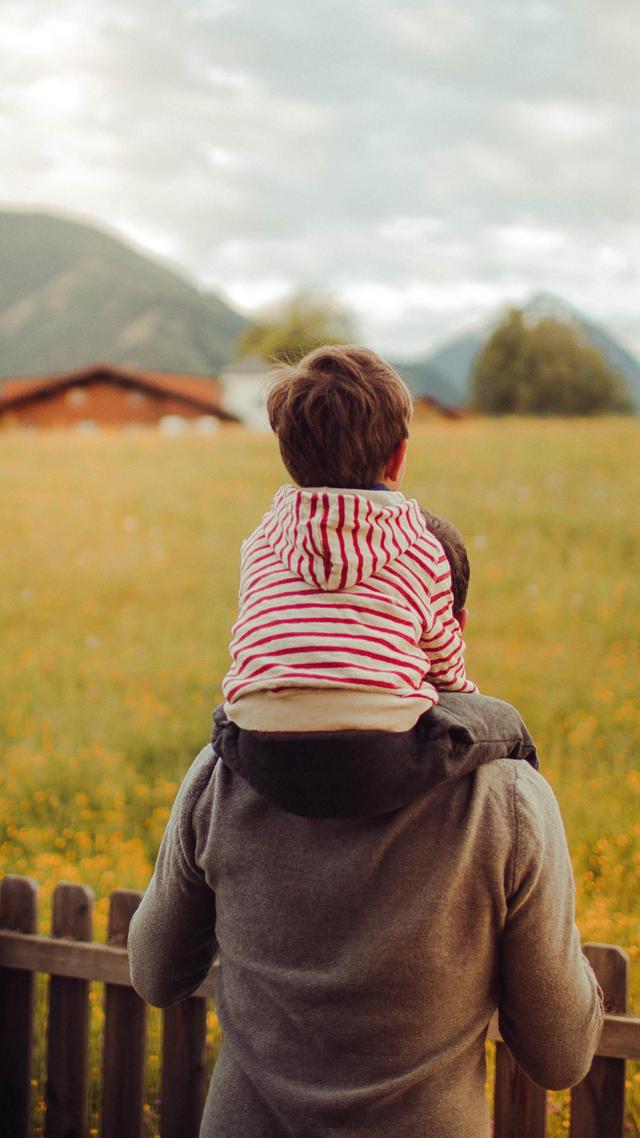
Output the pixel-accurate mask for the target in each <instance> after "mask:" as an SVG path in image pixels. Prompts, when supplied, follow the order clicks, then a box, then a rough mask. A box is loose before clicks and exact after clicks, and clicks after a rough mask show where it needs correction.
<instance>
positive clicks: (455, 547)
mask: <svg viewBox="0 0 640 1138" xmlns="http://www.w3.org/2000/svg"><path fill="white" fill-rule="evenodd" d="M422 514H423V517H424V519H425V521H426V523H427V525H428V527H429V529H430V531H431V533H432V534H433V535H434V537H437V539H438V541H439V542H440V545H441V546H442V548H443V549H444V555H445V557H446V559H447V561H448V562H449V568H450V569H451V592H452V593H453V615H454V616H455V617H456V619H457V620H458V621H459V623H460V626H461V627H464V625H465V624H466V622H467V615H468V614H467V608H466V603H467V593H468V591H469V577H470V576H471V567H470V565H469V557H468V555H467V550H466V547H465V544H464V541H463V540H462V534H461V533H460V530H458V529H456V527H455V526H454V524H453V522H450V521H449V520H448V518H440V517H438V515H437V514H432V513H430V512H429V510H423V511H422Z"/></svg>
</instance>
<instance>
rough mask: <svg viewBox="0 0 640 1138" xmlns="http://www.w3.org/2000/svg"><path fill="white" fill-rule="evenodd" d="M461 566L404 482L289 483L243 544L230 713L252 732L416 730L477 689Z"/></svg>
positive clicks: (226, 685) (228, 689)
mask: <svg viewBox="0 0 640 1138" xmlns="http://www.w3.org/2000/svg"><path fill="white" fill-rule="evenodd" d="M464 647H465V646H464V642H463V640H462V636H461V632H460V626H459V625H458V622H457V620H456V619H455V617H454V615H453V597H452V593H451V571H450V568H449V563H448V561H447V559H446V557H445V554H444V551H443V549H442V546H441V544H440V542H439V541H438V540H437V538H435V537H434V536H433V534H432V533H430V532H429V530H428V528H427V523H426V521H425V520H424V518H423V515H422V512H421V510H420V507H419V505H418V503H417V502H416V501H415V500H413V499H409V500H408V499H406V498H405V497H404V496H403V495H402V494H400V493H398V492H389V491H384V490H382V491H380V490H378V491H376V490H372V491H369V490H367V491H365V490H362V491H360V490H335V489H326V488H319V489H302V490H300V489H298V488H297V487H295V486H283V487H281V489H280V490H279V491H278V493H277V494H276V496H275V498H274V501H273V504H272V507H271V510H270V511H269V513H267V514H265V516H264V518H263V519H262V522H261V524H260V525H259V526H258V528H257V529H256V530H254V532H253V533H252V534H251V535H250V537H248V538H247V540H246V541H245V542H244V543H243V546H242V556H241V570H240V609H239V615H238V619H237V621H236V623H235V625H234V627H233V630H232V640H231V644H230V653H231V661H232V663H231V668H230V670H229V672H228V673H227V675H226V677H225V679H224V682H223V685H222V690H223V693H224V697H225V700H226V703H225V710H226V713H227V715H228V716H229V718H230V719H232V720H233V721H234V722H235V723H237V724H238V726H240V727H244V728H246V729H248V730H254V731H332V730H342V729H350V728H353V729H369V730H373V729H376V728H380V729H381V730H386V731H403V730H408V729H409V728H410V727H412V726H413V724H414V723H415V722H416V720H417V719H418V718H419V716H420V715H421V714H423V712H425V711H428V710H429V709H430V708H431V707H433V705H434V704H435V703H436V702H437V700H438V691H457V692H472V691H475V690H476V688H475V684H473V683H472V682H471V681H470V680H468V679H467V678H466V675H465V667H464V656H463V654H464Z"/></svg>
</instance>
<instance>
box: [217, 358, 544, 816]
mask: <svg viewBox="0 0 640 1138" xmlns="http://www.w3.org/2000/svg"><path fill="white" fill-rule="evenodd" d="M268 409H269V416H270V421H271V425H272V427H273V429H274V431H275V433H276V435H277V437H278V442H279V444H280V452H281V454H282V458H283V461H284V463H285V466H286V467H287V469H288V471H289V473H290V474H291V476H292V477H293V478H294V479H295V480H296V482H297V483H298V486H299V488H296V487H294V486H284V487H282V488H281V489H280V490H279V491H278V493H277V494H276V497H275V499H274V502H273V506H272V508H271V511H270V512H269V513H268V514H266V515H265V517H264V518H263V520H262V523H261V524H260V525H259V526H258V527H257V529H256V530H255V531H254V532H253V533H252V534H251V536H250V537H249V538H248V539H247V540H246V541H245V543H244V545H243V548H242V558H241V581H240V611H239V615H238V619H237V621H236V623H235V625H234V628H233V632H232V640H231V646H230V650H231V658H232V664H231V668H230V670H229V672H228V673H227V675H226V677H225V679H224V682H223V693H224V696H225V701H226V702H225V704H224V712H221V711H220V710H219V711H218V712H217V713H216V730H215V733H214V746H215V748H216V750H217V752H218V753H219V754H220V755H221V757H222V758H223V761H224V762H225V763H226V764H227V765H229V766H231V767H232V768H233V769H235V770H236V771H237V772H238V773H240V774H242V775H243V777H245V779H247V780H248V781H249V782H250V783H251V784H252V785H253V786H254V788H255V789H258V790H259V791H260V792H261V793H263V794H265V795H266V796H267V797H269V795H270V794H271V793H272V790H273V785H274V779H275V780H276V781H277V780H278V777H279V776H278V775H277V771H278V769H279V768H280V769H281V771H284V772H285V773H284V775H283V777H284V781H285V783H286V784H287V786H288V787H289V789H291V785H292V783H291V780H292V779H293V780H294V782H295V783H296V788H295V790H294V791H292V793H291V794H290V795H289V793H288V791H287V792H286V793H285V797H284V799H282V798H280V799H279V801H281V802H282V803H283V804H288V808H291V809H293V810H294V812H295V811H298V812H302V813H306V814H318V813H320V814H321V813H322V812H323V810H324V809H325V805H323V803H324V802H325V798H326V793H325V790H326V784H327V780H328V781H329V783H330V785H331V788H332V792H331V793H330V794H329V798H330V799H331V803H332V805H331V810H332V811H334V812H335V810H336V809H342V808H344V809H345V810H346V811H347V812H348V813H351V814H353V811H354V809H355V800H354V794H355V792H356V788H355V787H354V788H352V790H353V793H352V792H351V790H349V789H346V790H345V789H344V788H343V793H342V796H341V795H340V794H339V795H338V799H339V802H338V806H337V807H336V796H335V794H333V790H335V780H336V779H339V778H340V777H341V776H340V774H339V771H338V770H337V769H336V770H335V771H334V773H333V774H332V773H331V772H332V771H333V768H334V767H336V764H337V765H338V766H339V764H340V757H341V756H343V755H344V753H345V748H346V749H347V750H348V751H349V753H350V754H353V753H354V749H355V753H357V754H360V755H361V756H362V761H363V763H366V766H367V774H368V778H367V781H368V782H369V783H370V782H371V779H372V777H373V775H374V774H375V777H376V778H377V779H378V781H379V779H380V777H383V778H384V781H388V778H389V777H390V772H391V771H392V770H394V769H395V770H396V772H398V771H402V777H401V778H400V781H399V785H398V793H399V795H400V798H401V800H402V801H406V800H407V798H406V794H407V792H408V791H407V786H408V785H410V787H411V788H412V789H411V793H413V790H414V788H415V786H416V785H422V780H423V779H424V777H425V769H424V751H425V747H426V745H427V741H432V740H433V738H434V734H435V735H436V736H437V737H438V738H440V739H441V740H442V738H443V737H446V739H447V743H448V750H447V752H446V755H444V757H443V759H442V761H443V762H448V761H449V760H450V757H451V756H450V751H451V747H452V746H453V744H454V743H455V744H456V745H458V744H460V743H463V744H464V745H465V746H468V745H471V744H472V743H473V742H474V741H475V740H476V739H477V736H478V732H479V734H480V736H481V737H482V738H483V739H484V740H485V741H486V740H487V737H490V738H492V736H491V734H490V733H491V730H492V723H493V718H494V717H495V716H497V721H499V722H500V728H499V729H498V728H497V727H496V728H495V734H496V735H497V737H498V738H499V742H500V747H499V748H498V749H499V751H500V755H501V756H503V755H504V754H505V753H506V754H511V753H512V752H513V750H514V747H515V752H516V753H517V754H518V755H523V754H524V757H527V758H529V760H530V761H531V762H535V752H534V750H533V746H532V744H531V740H530V738H529V736H528V735H527V734H526V730H525V729H524V727H523V725H522V721H521V720H520V719H519V717H518V716H517V714H516V713H515V712H514V713H513V715H514V717H515V719H514V724H512V728H513V729H512V730H511V731H507V732H506V734H507V735H508V737H509V738H508V741H505V739H504V738H503V737H502V736H503V735H504V734H505V732H504V720H505V711H504V709H505V707H506V706H507V705H504V704H502V703H501V701H492V700H487V699H486V697H484V698H483V697H479V696H476V697H475V699H476V700H480V701H481V705H482V706H481V711H478V709H477V708H476V707H475V706H474V702H473V701H472V703H471V704H470V705H467V700H468V697H469V695H471V694H472V693H475V692H476V690H477V689H476V687H475V684H473V683H472V682H471V681H470V680H469V679H468V678H467V676H466V673H465V667H464V657H463V653H464V642H463V640H462V630H463V628H464V625H465V623H466V618H467V610H466V608H465V607H464V602H465V599H466V588H467V583H468V577H469V566H468V559H467V557H466V551H465V550H464V545H463V544H462V539H461V538H460V535H459V534H458V533H457V531H456V530H455V527H452V526H451V524H450V523H447V522H444V520H443V519H438V518H436V517H435V516H434V515H432V514H428V513H427V512H426V511H423V510H421V509H420V507H419V506H418V503H417V502H416V501H414V500H407V499H405V498H404V496H403V495H402V494H401V493H400V491H399V487H400V484H401V482H402V478H403V475H404V470H405V464H406V451H407V440H408V428H409V421H410V417H411V412H412V404H411V396H410V394H409V392H408V390H407V388H406V387H405V385H404V383H403V382H402V380H401V379H400V377H399V376H398V375H397V373H396V372H395V371H394V370H393V368H391V367H390V366H389V365H388V364H386V363H384V362H383V361H382V360H381V359H380V358H379V357H378V356H376V355H374V353H373V352H370V351H367V350H365V349H363V348H354V347H325V348H319V349H317V350H315V351H313V352H311V353H309V354H308V355H307V356H305V357H304V359H303V360H302V361H301V362H300V363H299V364H298V365H297V367H295V368H290V369H288V370H287V371H286V372H285V374H284V376H283V377H282V378H280V379H279V380H278V381H277V382H276V384H275V385H274V387H273V388H272V389H271V392H270V395H269V401H268ZM440 539H442V540H440ZM445 544H446V545H447V546H448V553H449V556H447V553H446V552H445V549H444V548H443V545H445ZM450 562H451V566H453V567H454V570H455V571H454V573H453V575H452V568H451V566H450ZM456 592H457V600H456V598H455V596H454V594H455V593H456ZM443 693H448V695H447V706H446V708H445V709H443V710H444V716H443V715H442V714H441V715H435V716H434V711H433V709H434V708H436V706H437V705H438V703H439V702H440V701H441V697H442V694H443ZM460 695H463V696H464V699H463V700H462V704H463V706H462V708H461V706H460V698H459V697H460ZM426 712H429V713H430V715H429V716H425V713H426ZM423 717H424V719H423ZM507 718H508V716H507ZM425 732H426V734H425ZM487 733H489V735H487ZM274 736H275V737H274ZM301 744H303V746H301ZM463 749H464V748H463ZM432 750H433V749H432ZM301 756H302V757H301ZM430 760H431V761H435V760H434V759H433V753H431V755H430ZM385 762H386V763H387V766H388V770H387V769H385V770H384V771H383V772H382V773H381V772H378V773H377V774H376V773H375V772H376V771H377V764H379V763H381V764H382V766H383V767H384V763H385ZM436 765H437V764H436ZM416 779H417V782H416ZM323 786H324V787H325V790H323ZM281 792H282V788H281V791H280V792H279V793H281ZM356 796H357V795H356ZM328 800H329V799H327V803H328ZM340 803H342V806H341V805H340ZM363 808H365V809H366V803H365V805H364V807H363Z"/></svg>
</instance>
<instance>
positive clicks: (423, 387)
mask: <svg viewBox="0 0 640 1138" xmlns="http://www.w3.org/2000/svg"><path fill="white" fill-rule="evenodd" d="M393 367H394V368H395V369H396V371H397V372H398V375H401V376H402V378H403V379H404V381H405V383H406V385H407V387H408V388H409V390H410V391H412V392H413V394H414V395H419V394H424V393H426V394H427V395H431V396H433V398H434V399H439V400H440V401H441V402H442V403H448V404H449V405H450V406H451V407H456V406H457V405H458V404H459V403H460V402H461V398H460V394H459V392H458V391H457V390H456V388H455V387H454V386H453V384H452V383H451V382H450V380H449V379H447V377H446V375H444V373H443V372H442V371H441V370H440V368H437V367H434V365H433V364H432V363H431V362H430V361H429V360H422V361H421V362H417V363H416V361H415V360H395V361H393Z"/></svg>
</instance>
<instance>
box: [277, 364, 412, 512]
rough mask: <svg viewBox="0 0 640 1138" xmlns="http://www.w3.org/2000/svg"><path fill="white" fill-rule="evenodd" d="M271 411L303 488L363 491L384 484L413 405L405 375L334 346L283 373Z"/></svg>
mask: <svg viewBox="0 0 640 1138" xmlns="http://www.w3.org/2000/svg"><path fill="white" fill-rule="evenodd" d="M267 411H268V413H269V422H270V423H271V427H272V430H273V431H275V434H276V435H277V437H278V443H279V446H280V454H281V455H282V461H283V462H284V464H285V466H286V468H287V470H288V471H289V474H290V475H291V477H292V478H293V479H294V481H295V482H297V483H298V485H299V486H344V487H345V488H351V489H357V488H358V487H366V486H370V485H371V484H372V483H375V482H376V481H378V480H379V478H380V476H381V472H382V470H383V469H384V465H385V463H386V461H387V459H388V458H389V457H390V455H392V454H393V452H394V450H395V449H396V448H397V447H398V446H399V445H400V443H401V442H402V440H403V439H406V438H407V437H408V434H409V422H410V419H411V414H412V411H413V403H412V399H411V395H410V393H409V390H408V388H407V387H406V385H405V384H404V382H403V381H402V379H401V378H400V376H399V375H398V373H397V372H396V371H394V369H393V368H392V367H391V365H390V364H388V363H385V361H384V360H381V359H380V357H379V356H377V355H376V354H375V352H371V351H369V350H368V349H367V348H356V347H349V346H343V345H336V346H333V345H332V346H326V347H322V348H316V349H314V351H312V352H308V353H307V355H306V356H304V357H303V359H301V360H300V362H299V363H298V364H296V365H294V366H292V367H284V368H281V369H280V370H279V374H278V377H277V378H276V380H275V382H274V384H273V385H272V387H271V389H270V391H269V396H268V400H267Z"/></svg>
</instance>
